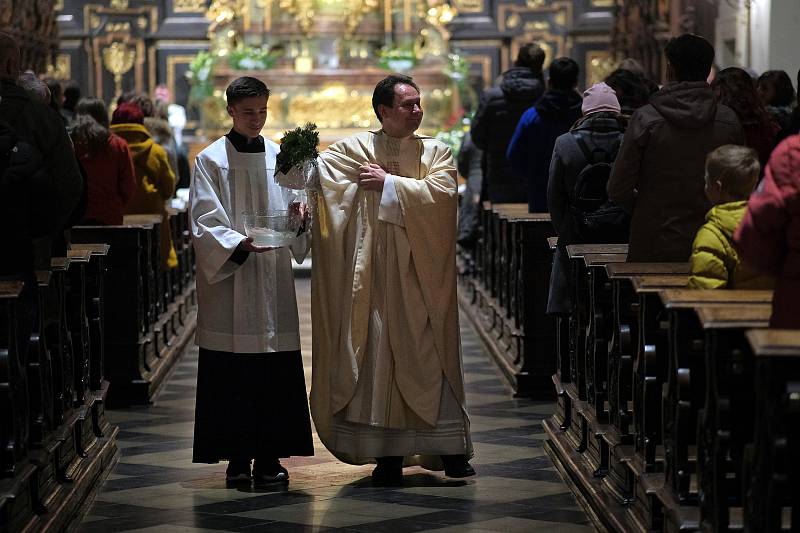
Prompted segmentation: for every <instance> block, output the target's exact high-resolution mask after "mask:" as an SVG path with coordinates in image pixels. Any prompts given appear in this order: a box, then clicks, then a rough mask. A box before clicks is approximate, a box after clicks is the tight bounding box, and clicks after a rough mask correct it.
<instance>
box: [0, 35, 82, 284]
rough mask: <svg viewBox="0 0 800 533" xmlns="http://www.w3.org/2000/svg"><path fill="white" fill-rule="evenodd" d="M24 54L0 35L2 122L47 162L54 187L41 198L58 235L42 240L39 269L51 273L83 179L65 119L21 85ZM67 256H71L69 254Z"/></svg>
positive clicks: (37, 247) (10, 38)
mask: <svg viewBox="0 0 800 533" xmlns="http://www.w3.org/2000/svg"><path fill="white" fill-rule="evenodd" d="M20 62H21V58H20V50H19V46H18V45H17V43H16V41H15V40H14V38H13V37H11V36H10V35H8V34H6V33H2V32H0V116H1V117H3V119H5V120H6V121H7V122H8V124H9V126H10V127H11V128H12V129H13V131H14V134H15V135H16V137H17V138H18V139H19V140H21V141H24V142H25V143H27V144H29V145H30V146H33V147H34V148H35V149H36V150H37V151H38V153H39V154H40V155H41V157H42V159H44V165H45V167H46V172H47V175H48V176H49V179H50V182H49V186H48V187H45V188H43V189H42V190H41V193H40V194H38V195H37V200H36V201H37V203H38V206H39V207H40V208H41V212H42V213H46V217H47V218H48V219H49V220H50V222H51V223H52V226H51V227H52V228H58V229H56V230H55V231H54V232H53V233H52V234H50V235H46V236H42V237H41V238H39V239H37V240H36V245H35V248H36V268H37V269H48V268H50V257H51V253H52V248H53V242H54V241H58V240H61V241H63V236H62V234H63V230H64V228H66V227H67V225H68V224H69V221H70V216H71V215H72V212H73V210H74V209H75V208H76V206H77V205H78V203H79V201H80V200H81V193H82V192H83V178H82V177H81V173H80V170H79V168H78V162H77V160H76V159H75V155H74V154H73V152H72V146H71V143H70V140H69V137H68V136H67V132H66V130H65V129H64V123H63V121H62V120H61V117H60V116H59V115H58V113H56V112H55V111H53V110H52V109H50V108H48V107H47V106H46V105H44V104H41V103H39V102H37V101H35V100H33V99H31V97H30V96H29V95H28V93H26V92H25V90H24V89H23V88H22V87H20V86H19V85H18V84H17V78H18V77H19V74H20ZM64 253H66V251H64Z"/></svg>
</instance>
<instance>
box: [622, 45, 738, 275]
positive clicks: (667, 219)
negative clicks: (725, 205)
mask: <svg viewBox="0 0 800 533" xmlns="http://www.w3.org/2000/svg"><path fill="white" fill-rule="evenodd" d="M664 54H665V55H666V59H667V78H668V83H667V84H666V85H665V86H664V87H663V88H662V89H661V90H660V91H658V92H657V93H655V94H654V95H652V96H651V97H650V103H649V104H647V105H645V106H643V107H641V108H639V109H638V110H636V112H635V113H634V114H633V116H632V117H631V120H630V124H629V126H628V129H627V131H626V132H625V137H624V139H623V142H622V146H621V147H620V152H619V156H618V157H617V160H616V162H615V164H614V170H613V172H612V173H611V178H610V179H609V180H608V196H609V198H610V199H611V201H613V202H615V203H616V204H618V205H621V206H622V207H624V208H625V209H626V210H628V211H629V212H631V213H632V217H633V218H632V221H631V236H630V246H629V250H628V261H631V262H660V261H677V262H683V261H688V260H689V256H690V255H691V252H692V241H693V239H694V236H695V234H696V233H697V230H698V228H700V226H701V225H702V224H703V221H704V219H705V215H706V212H708V210H709V208H710V207H711V206H710V205H709V203H708V200H707V199H706V196H705V194H704V192H703V189H704V186H705V180H704V176H705V159H706V155H708V153H709V152H711V151H712V150H714V149H715V148H717V147H718V146H722V145H723V144H743V143H744V134H743V132H742V127H741V125H740V124H739V121H738V119H737V118H736V115H735V114H734V112H733V110H732V109H730V108H728V107H726V106H724V105H721V104H717V102H716V100H715V98H714V94H713V92H712V91H711V88H710V87H709V86H708V84H707V83H706V78H707V77H708V74H709V72H710V71H711V64H712V63H713V61H714V47H713V46H711V43H709V42H708V41H707V40H705V39H703V38H702V37H699V36H697V35H690V34H685V35H681V36H680V37H676V38H674V39H672V40H670V41H669V42H668V43H667V46H666V48H665V49H664Z"/></svg>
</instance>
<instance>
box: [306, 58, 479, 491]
mask: <svg viewBox="0 0 800 533" xmlns="http://www.w3.org/2000/svg"><path fill="white" fill-rule="evenodd" d="M372 105H373V108H374V110H375V113H376V115H377V116H378V120H379V121H380V122H381V129H380V130H378V131H371V132H366V133H360V134H356V135H354V136H352V137H349V138H346V139H344V140H342V141H339V142H337V143H335V144H333V145H332V146H330V147H329V148H328V150H326V151H325V152H323V153H322V154H321V155H320V157H319V159H318V175H319V182H320V183H319V187H320V190H319V193H318V205H317V209H316V221H315V224H314V232H313V233H314V235H313V240H314V265H313V273H312V326H313V332H314V334H313V341H312V342H313V366H312V369H313V378H312V388H311V413H312V416H313V418H314V424H315V427H316V429H317V432H318V434H319V437H320V439H321V441H322V442H323V444H325V446H326V447H327V448H328V449H329V450H330V451H331V452H332V453H333V454H334V455H335V456H336V457H338V458H339V459H340V460H342V461H344V462H347V463H351V464H366V463H369V462H373V461H374V462H376V463H377V466H376V468H375V470H374V471H373V474H372V477H373V480H374V481H375V482H377V483H381V484H396V483H399V482H401V481H402V468H403V466H404V465H405V466H409V465H413V464H418V465H422V466H423V467H426V468H429V469H433V470H441V469H442V467H443V468H444V471H445V475H447V476H449V477H466V476H470V475H473V474H474V473H475V472H474V470H473V469H472V467H471V466H470V465H469V462H468V459H469V457H471V456H472V444H471V441H470V434H469V419H468V417H467V412H466V406H465V398H464V380H463V370H462V363H461V344H460V338H459V326H458V308H457V303H456V262H455V242H456V205H457V192H456V170H455V168H454V165H453V156H452V154H451V152H450V149H449V148H448V147H447V146H446V145H444V144H443V143H441V142H439V141H437V140H436V139H433V138H431V137H426V136H422V135H415V133H414V132H415V131H416V130H417V128H419V125H420V123H421V121H422V108H421V107H420V92H419V88H418V87H417V85H416V84H415V83H414V81H413V80H412V79H411V78H410V77H408V76H403V75H397V74H393V75H390V76H388V77H387V78H385V79H384V80H382V81H381V82H379V83H378V85H377V86H376V87H375V92H374V94H373V97H372Z"/></svg>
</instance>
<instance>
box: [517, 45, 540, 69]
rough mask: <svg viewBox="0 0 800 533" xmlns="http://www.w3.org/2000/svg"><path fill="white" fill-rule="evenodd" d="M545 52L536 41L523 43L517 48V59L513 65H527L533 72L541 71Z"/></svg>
mask: <svg viewBox="0 0 800 533" xmlns="http://www.w3.org/2000/svg"><path fill="white" fill-rule="evenodd" d="M544 59H545V53H544V50H542V47H541V46H539V45H538V44H536V43H525V44H523V45H522V46H520V48H519V52H518V53H517V59H516V61H514V65H516V66H518V67H527V68H529V69H530V70H531V71H532V72H533V73H534V74H540V73H541V72H542V65H544Z"/></svg>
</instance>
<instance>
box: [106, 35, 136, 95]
mask: <svg viewBox="0 0 800 533" xmlns="http://www.w3.org/2000/svg"><path fill="white" fill-rule="evenodd" d="M135 59H136V52H135V51H134V50H131V49H129V48H128V47H127V45H125V44H124V43H118V42H115V43H111V45H110V46H108V47H106V48H105V49H103V66H105V67H106V70H108V71H109V72H110V73H112V74H113V75H114V90H115V91H116V94H115V95H114V100H116V99H117V98H118V97H119V95H120V94H122V76H124V75H125V74H126V73H127V72H128V71H129V70H130V69H131V68H133V61H134V60H135Z"/></svg>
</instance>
